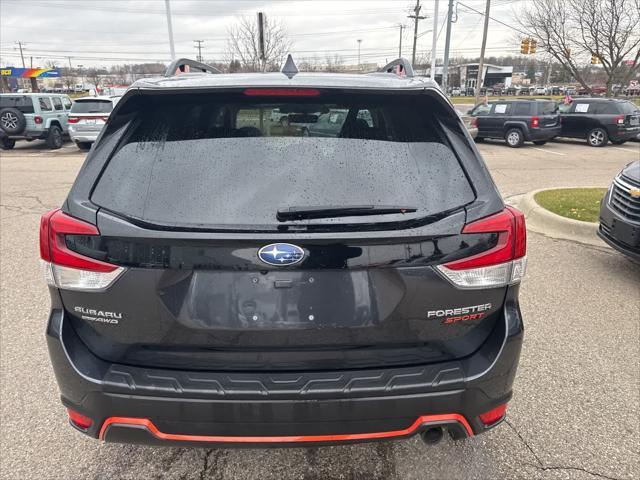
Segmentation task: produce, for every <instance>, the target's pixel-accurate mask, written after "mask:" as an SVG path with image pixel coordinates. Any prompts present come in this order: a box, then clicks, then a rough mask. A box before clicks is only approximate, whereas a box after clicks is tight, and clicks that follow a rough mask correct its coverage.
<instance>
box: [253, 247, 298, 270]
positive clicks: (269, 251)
mask: <svg viewBox="0 0 640 480" xmlns="http://www.w3.org/2000/svg"><path fill="white" fill-rule="evenodd" d="M258 258H260V260H262V261H263V262H264V263H266V264H268V265H277V266H284V265H293V264H295V263H298V262H301V261H302V259H303V258H304V250H303V249H302V248H300V247H298V246H297V245H292V244H290V243H271V244H269V245H265V246H264V247H262V248H261V249H260V250H258Z"/></svg>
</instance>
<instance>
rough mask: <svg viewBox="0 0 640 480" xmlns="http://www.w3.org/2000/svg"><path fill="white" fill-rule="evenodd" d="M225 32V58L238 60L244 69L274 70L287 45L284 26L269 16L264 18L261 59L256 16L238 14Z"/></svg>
mask: <svg viewBox="0 0 640 480" xmlns="http://www.w3.org/2000/svg"><path fill="white" fill-rule="evenodd" d="M228 33H229V40H228V42H227V56H228V57H229V59H228V60H229V61H233V60H239V61H240V64H241V66H242V69H243V70H245V71H250V72H257V71H274V70H276V71H277V70H278V69H279V68H280V64H281V63H282V62H283V61H284V59H285V56H286V54H287V52H288V51H289V50H290V48H291V43H290V42H289V40H288V39H287V34H286V31H285V28H284V25H283V24H282V23H281V22H279V21H278V20H273V19H270V18H269V17H266V18H265V21H264V61H263V60H262V59H261V58H260V50H259V47H258V23H257V20H256V19H254V18H250V17H242V18H240V19H239V20H238V22H237V23H236V24H235V25H234V26H232V27H230V28H229V31H228Z"/></svg>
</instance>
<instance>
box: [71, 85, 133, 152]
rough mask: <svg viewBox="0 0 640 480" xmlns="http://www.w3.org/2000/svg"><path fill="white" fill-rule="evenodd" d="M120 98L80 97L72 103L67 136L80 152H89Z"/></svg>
mask: <svg viewBox="0 0 640 480" xmlns="http://www.w3.org/2000/svg"><path fill="white" fill-rule="evenodd" d="M120 98H121V97H120V96H102V97H82V98H78V99H77V100H76V101H74V102H73V106H72V107H71V113H70V114H69V120H68V122H69V136H70V137H71V140H73V141H74V142H75V143H76V145H77V146H78V148H79V149H80V150H89V149H90V148H91V144H92V143H93V142H95V141H96V139H97V138H98V135H99V134H100V131H101V130H102V127H104V125H105V123H106V122H107V120H108V119H109V115H110V114H111V111H112V110H113V107H114V106H115V105H116V103H118V100H120Z"/></svg>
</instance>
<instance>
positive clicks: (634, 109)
mask: <svg viewBox="0 0 640 480" xmlns="http://www.w3.org/2000/svg"><path fill="white" fill-rule="evenodd" d="M619 106H620V109H621V111H622V113H626V114H630V113H631V114H633V113H635V114H638V113H640V107H639V106H638V105H636V104H635V103H631V102H620V103H619Z"/></svg>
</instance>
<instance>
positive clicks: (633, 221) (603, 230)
mask: <svg viewBox="0 0 640 480" xmlns="http://www.w3.org/2000/svg"><path fill="white" fill-rule="evenodd" d="M598 235H599V236H600V238H602V239H603V240H604V241H605V242H607V243H608V244H609V245H611V246H612V247H613V248H615V249H616V250H618V251H619V252H622V253H624V254H625V255H628V256H629V257H632V258H635V259H637V260H640V160H638V161H636V162H633V163H630V164H629V165H627V166H626V167H625V168H624V169H623V170H622V171H621V172H620V173H619V174H618V175H616V178H614V179H613V183H612V184H611V186H610V187H609V191H608V192H607V194H606V195H605V196H604V198H603V199H602V205H601V207H600V228H599V229H598Z"/></svg>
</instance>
